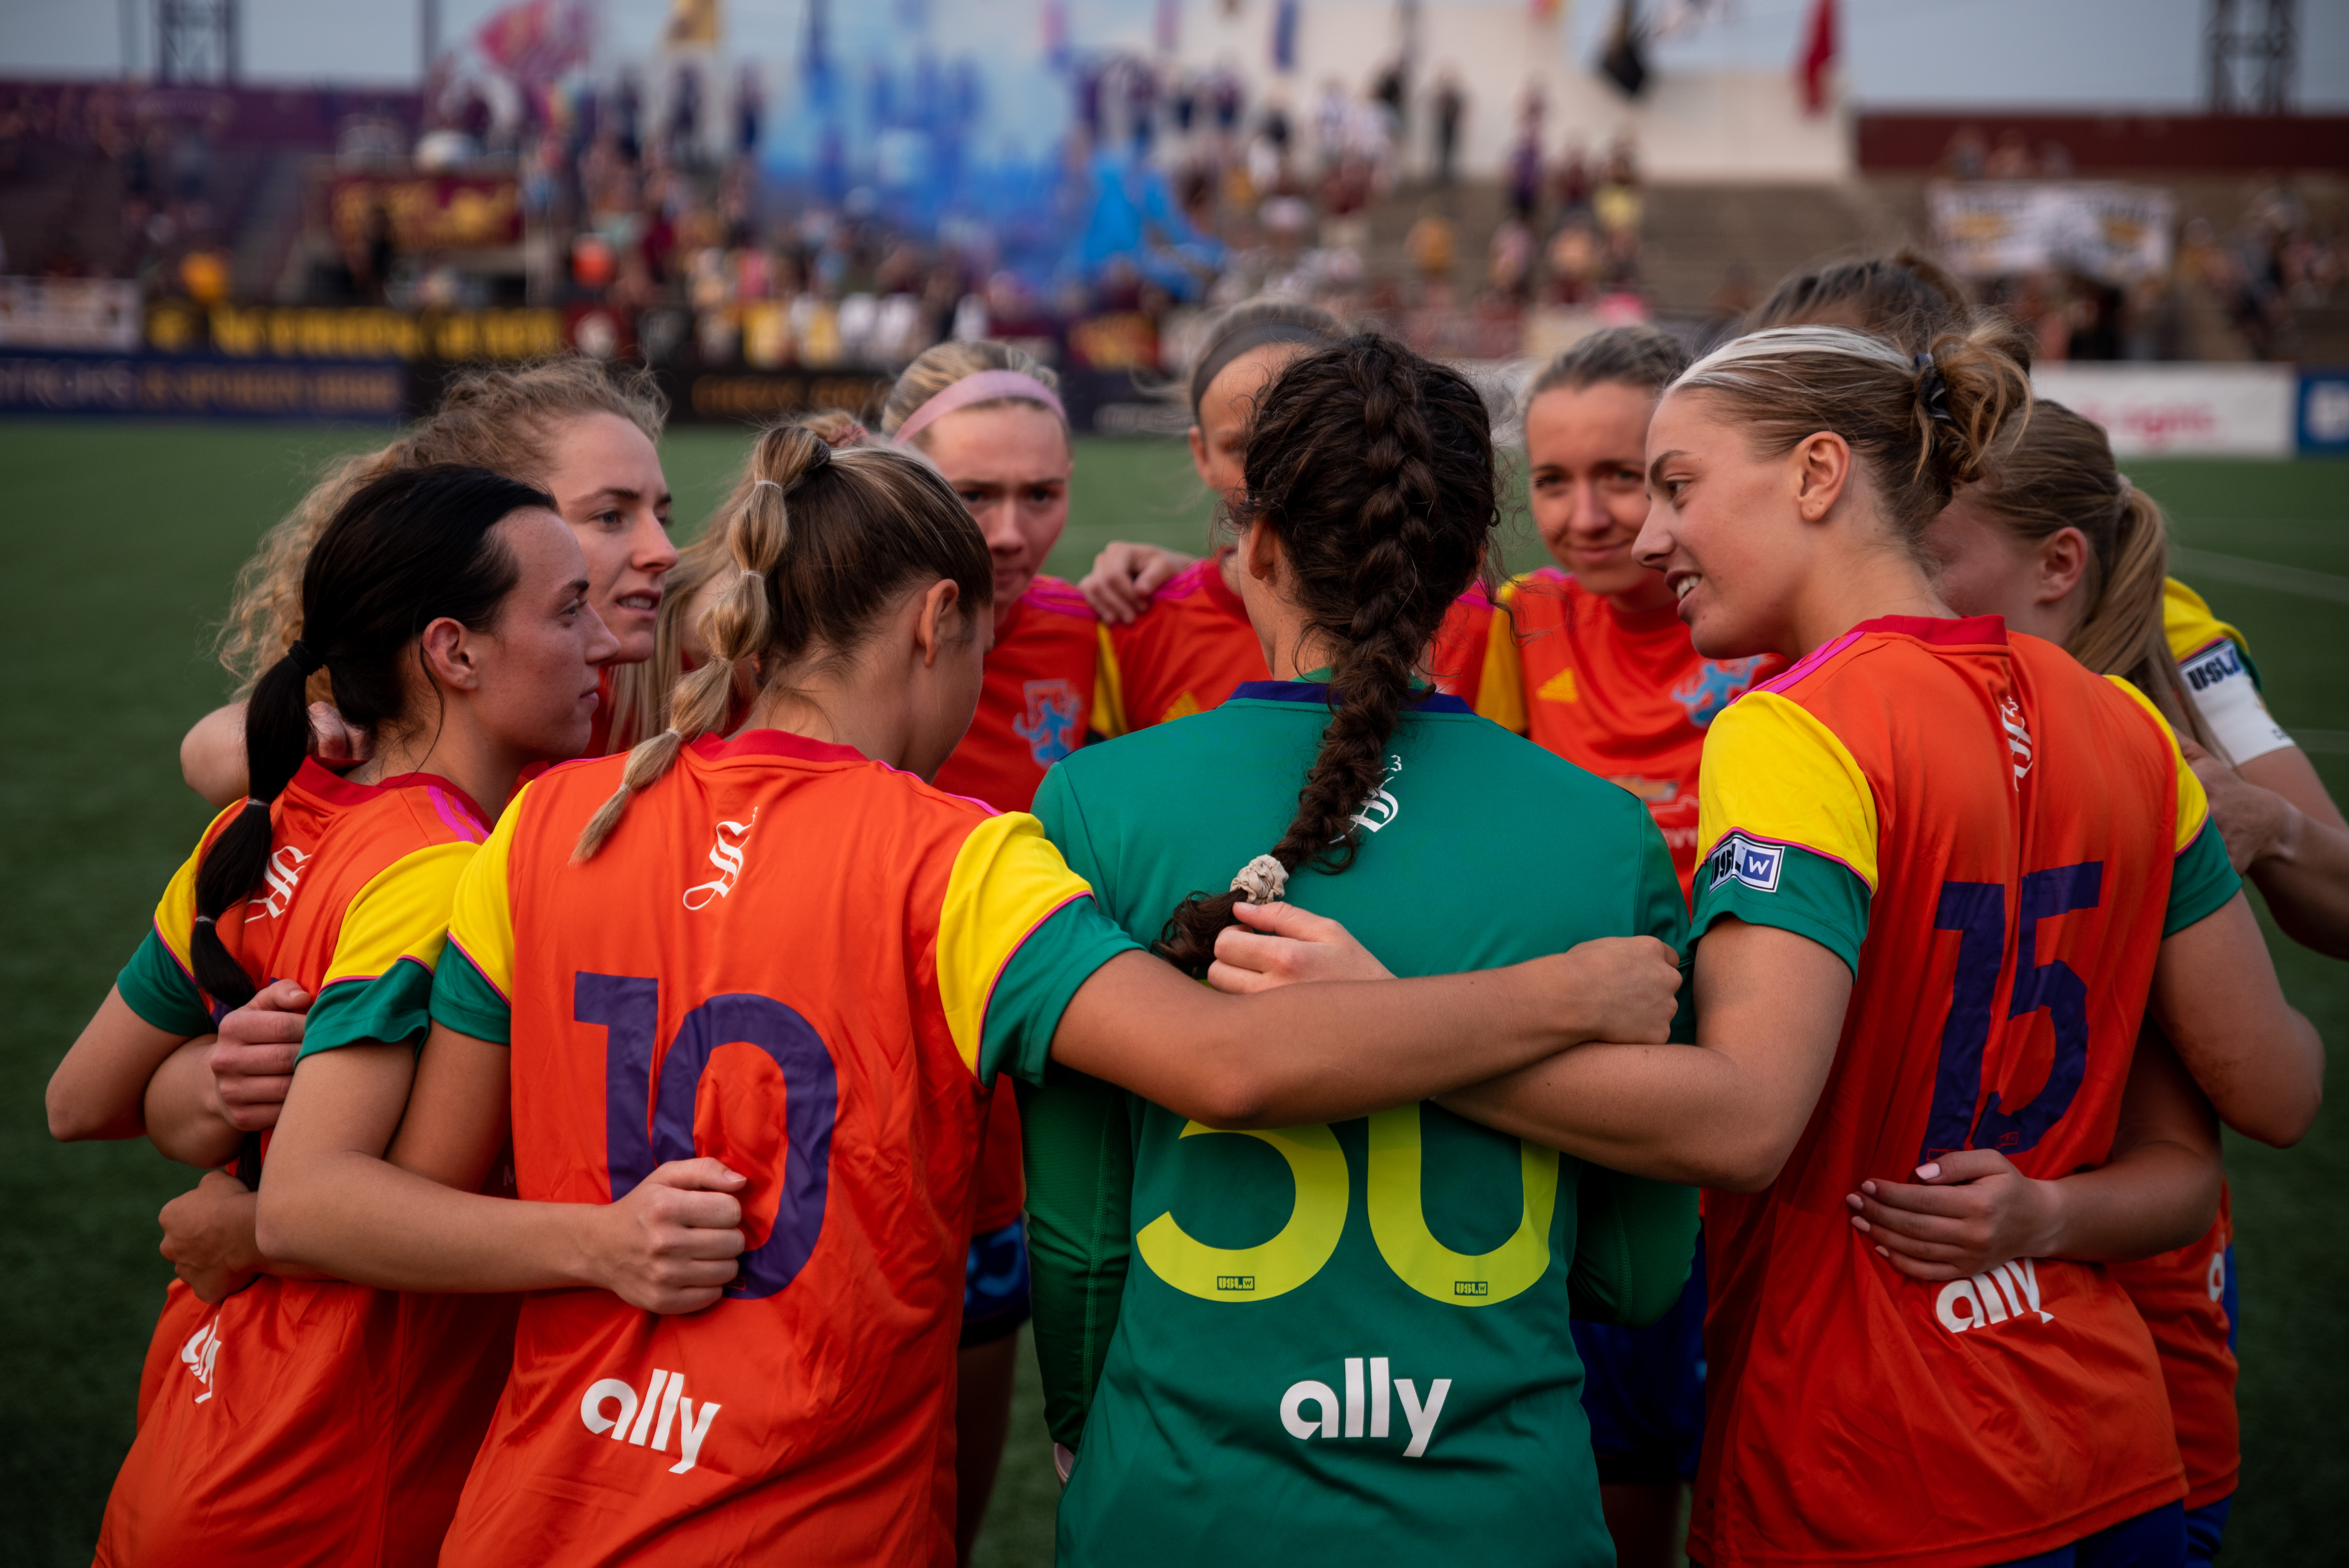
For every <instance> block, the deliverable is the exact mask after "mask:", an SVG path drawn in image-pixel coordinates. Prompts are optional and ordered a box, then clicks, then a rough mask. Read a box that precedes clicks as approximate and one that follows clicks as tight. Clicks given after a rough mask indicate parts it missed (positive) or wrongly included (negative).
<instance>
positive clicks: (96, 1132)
mask: <svg viewBox="0 0 2349 1568" xmlns="http://www.w3.org/2000/svg"><path fill="white" fill-rule="evenodd" d="M187 1042H188V1037H187V1036H185V1035H175V1034H172V1033H171V1031H170V1030H168V1029H159V1028H157V1027H156V1026H154V1025H152V1024H150V1023H149V1022H148V1021H147V1020H146V1019H144V1018H142V1017H140V1016H139V1015H138V1014H136V1013H134V1012H132V1011H131V1010H130V1004H129V1003H128V1002H126V1001H124V1000H123V999H122V993H121V991H120V990H119V988H109V990H108V991H107V993H106V1000H105V1001H103V1002H101V1003H99V1004H98V1011H97V1013H95V1014H94V1015H92V1016H91V1017H90V1020H89V1022H88V1024H86V1025H84V1026H83V1027H82V1031H81V1036H80V1037H79V1038H78V1039H77V1040H75V1041H74V1043H73V1048H72V1049H70V1050H68V1051H67V1052H66V1056H65V1060H63V1061H61V1062H59V1063H58V1064H57V1071H56V1072H54V1073H52V1074H50V1075H49V1088H48V1094H47V1107H48V1113H49V1136H50V1137H52V1138H54V1139H56V1140H57V1141H58V1142H60V1143H77V1142H79V1141H81V1140H84V1139H91V1138H109V1139H110V1138H137V1137H140V1136H141V1135H142V1134H144V1133H145V1132H146V1130H147V1116H146V1103H147V1083H148V1080H149V1079H150V1078H153V1077H154V1076H155V1070H156V1069H157V1068H160V1067H161V1066H162V1065H163V1064H164V1062H166V1061H167V1060H169V1059H170V1058H171V1053H172V1052H174V1051H176V1050H178V1049H179V1048H180V1047H181V1046H183V1045H185V1044H186V1043H187Z"/></svg>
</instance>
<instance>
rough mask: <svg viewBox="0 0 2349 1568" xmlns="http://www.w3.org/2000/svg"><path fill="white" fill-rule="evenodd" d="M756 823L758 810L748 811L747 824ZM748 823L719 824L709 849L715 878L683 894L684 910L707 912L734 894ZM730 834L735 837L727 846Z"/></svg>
mask: <svg viewBox="0 0 2349 1568" xmlns="http://www.w3.org/2000/svg"><path fill="white" fill-rule="evenodd" d="M757 820H759V809H758V808H757V807H755V806H753V807H752V808H750V822H755V821H757ZM750 822H720V823H719V824H718V841H717V842H716V843H715V844H712V845H711V846H710V848H709V863H710V864H711V865H713V866H716V867H717V868H718V874H717V875H716V876H715V877H712V878H711V879H710V880H709V881H708V882H703V883H702V884H701V885H700V886H698V887H689V888H688V889H686V890H685V907H686V908H688V909H708V908H709V906H710V905H711V904H712V903H716V902H717V901H718V900H719V899H721V898H724V897H725V896H726V895H727V894H728V893H730V892H733V891H734V879H735V878H737V877H739V876H740V875H741V874H742V841H743V840H745V839H747V838H749V837H750ZM729 833H731V834H733V835H734V841H733V842H732V843H728V842H727V841H726V835H727V834H729Z"/></svg>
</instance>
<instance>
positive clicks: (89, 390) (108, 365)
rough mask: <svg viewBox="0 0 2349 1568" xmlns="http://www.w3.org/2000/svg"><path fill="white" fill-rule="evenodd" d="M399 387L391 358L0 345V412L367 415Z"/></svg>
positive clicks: (398, 395)
mask: <svg viewBox="0 0 2349 1568" xmlns="http://www.w3.org/2000/svg"><path fill="white" fill-rule="evenodd" d="M407 394H408V376H407V372H406V371H405V370H403V369H402V368H401V367H400V366H397V365H352V364H336V363H330V362H319V361H314V360H302V361H286V360H261V359H238V360H231V359H212V358H202V359H199V358H175V359H167V358H164V357H162V356H160V355H152V354H74V353H57V354H36V353H27V352H24V351H20V350H12V349H0V413H9V414H129V415H138V416H144V417H150V418H198V419H217V418H245V419H355V420H368V421H374V420H393V419H398V418H400V417H401V416H402V415H403V414H404V413H405V412H406V411H407Z"/></svg>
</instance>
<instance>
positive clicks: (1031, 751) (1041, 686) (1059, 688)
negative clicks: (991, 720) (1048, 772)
mask: <svg viewBox="0 0 2349 1568" xmlns="http://www.w3.org/2000/svg"><path fill="white" fill-rule="evenodd" d="M1019 689H1020V692H1021V695H1022V696H1024V697H1025V698H1026V700H1027V704H1028V711H1027V712H1026V713H1025V714H1023V715H1022V716H1020V717H1018V718H1015V719H1013V720H1012V721H1011V733H1012V734H1014V735H1016V736H1018V737H1019V738H1020V739H1022V740H1024V741H1026V742H1027V743H1028V755H1029V756H1030V757H1031V758H1035V761H1036V766H1037V767H1039V768H1050V766H1051V765H1052V764H1053V763H1055V762H1058V761H1059V760H1060V759H1061V758H1063V757H1066V756H1067V755H1068V754H1069V753H1070V752H1071V751H1074V750H1075V749H1076V748H1077V743H1078V742H1079V741H1080V740H1081V739H1083V738H1084V733H1085V707H1084V704H1083V702H1081V700H1079V698H1078V696H1077V694H1076V692H1075V690H1074V689H1073V688H1071V686H1070V685H1069V683H1068V682H1066V681H1064V680H1049V681H1029V682H1027V683H1026V684H1025V685H1023V686H1021V687H1020V688H1019Z"/></svg>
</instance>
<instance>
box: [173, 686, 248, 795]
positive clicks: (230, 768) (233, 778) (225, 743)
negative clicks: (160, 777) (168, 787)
mask: <svg viewBox="0 0 2349 1568" xmlns="http://www.w3.org/2000/svg"><path fill="white" fill-rule="evenodd" d="M180 777H181V778H182V779H186V780H187V781H188V788H189V789H193V790H194V791H195V792H196V793H197V794H199V795H202V797H203V798H204V799H206V800H208V801H210V802H211V803H212V805H214V806H216V807H217V806H225V805H227V804H228V803H229V802H230V801H232V800H235V799H240V798H242V797H243V794H244V792H245V776H244V704H243V703H241V702H233V703H230V704H229V705H228V706H227V707H216V708H214V709H212V712H210V713H208V714H206V715H204V716H203V717H202V718H200V719H198V720H196V722H195V727H193V728H191V729H190V730H189V731H188V733H187V735H186V737H185V738H182V739H181V742H180Z"/></svg>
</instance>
